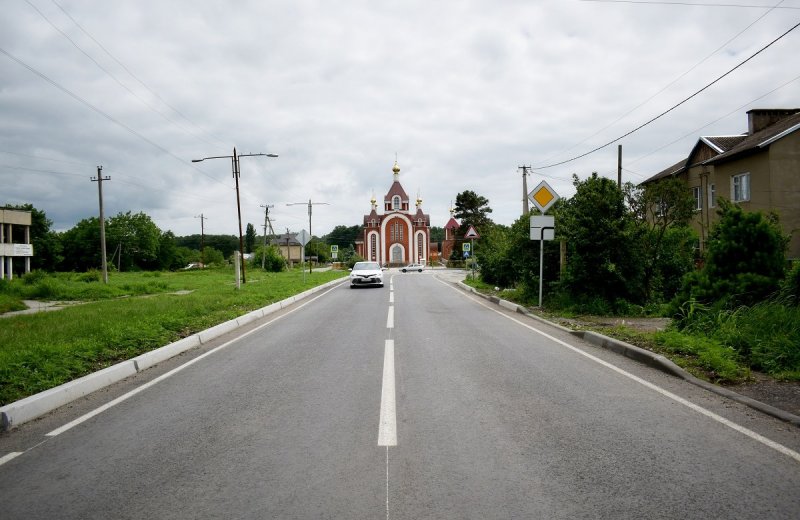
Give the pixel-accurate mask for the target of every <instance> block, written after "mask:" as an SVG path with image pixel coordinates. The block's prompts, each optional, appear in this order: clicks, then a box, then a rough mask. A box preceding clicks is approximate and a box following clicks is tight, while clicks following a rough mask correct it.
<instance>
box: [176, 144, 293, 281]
mask: <svg viewBox="0 0 800 520" xmlns="http://www.w3.org/2000/svg"><path fill="white" fill-rule="evenodd" d="M257 156H262V157H277V156H278V154H275V153H243V154H237V153H236V147H235V146H234V147H233V155H217V156H214V157H203V158H202V159H192V162H203V161H205V160H206V159H230V160H231V170H232V171H233V179H234V181H235V182H236V212H237V213H238V215H239V260H240V261H241V263H242V279H241V283H245V282H246V281H247V280H246V279H245V273H244V264H245V261H244V238H243V237H242V205H241V203H240V202H239V177H240V176H241V172H240V171H239V158H240V157H257ZM236 288H237V289H238V288H239V276H238V274H237V276H236Z"/></svg>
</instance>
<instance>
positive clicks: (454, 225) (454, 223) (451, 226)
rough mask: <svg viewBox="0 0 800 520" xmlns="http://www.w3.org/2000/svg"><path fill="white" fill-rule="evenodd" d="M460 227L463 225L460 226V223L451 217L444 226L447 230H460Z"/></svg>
mask: <svg viewBox="0 0 800 520" xmlns="http://www.w3.org/2000/svg"><path fill="white" fill-rule="evenodd" d="M460 227H461V224H459V223H458V221H457V220H456V219H455V218H453V217H450V220H448V221H447V224H445V225H444V228H445V229H458V228H460Z"/></svg>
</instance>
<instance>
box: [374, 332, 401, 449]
mask: <svg viewBox="0 0 800 520" xmlns="http://www.w3.org/2000/svg"><path fill="white" fill-rule="evenodd" d="M378 446H397V412H396V408H395V401H394V340H393V339H387V340H386V347H385V349H384V354H383V386H382V388H381V419H380V424H379V425H378Z"/></svg>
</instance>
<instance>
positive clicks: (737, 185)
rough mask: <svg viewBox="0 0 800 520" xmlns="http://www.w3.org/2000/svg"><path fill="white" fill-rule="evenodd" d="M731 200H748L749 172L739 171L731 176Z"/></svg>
mask: <svg viewBox="0 0 800 520" xmlns="http://www.w3.org/2000/svg"><path fill="white" fill-rule="evenodd" d="M731 200H733V202H746V201H748V200H750V174H749V173H740V174H739V175H734V176H733V177H731Z"/></svg>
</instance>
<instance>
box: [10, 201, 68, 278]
mask: <svg viewBox="0 0 800 520" xmlns="http://www.w3.org/2000/svg"><path fill="white" fill-rule="evenodd" d="M7 207H8V208H9V209H16V210H20V211H30V212H31V228H30V239H31V244H32V245H33V257H32V258H31V268H33V269H43V270H45V271H55V270H56V268H57V266H58V264H59V263H60V262H61V259H62V258H63V257H62V252H63V247H62V245H61V240H60V238H59V235H58V233H56V232H55V231H51V229H50V228H51V227H52V225H53V221H52V220H50V219H49V218H47V215H46V214H45V212H44V211H40V210H38V209H36V208H34V207H33V205H32V204H21V205H17V206H7ZM19 229H22V228H19ZM14 241H18V242H20V243H22V242H24V238H23V237H20V238H15V239H14Z"/></svg>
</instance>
